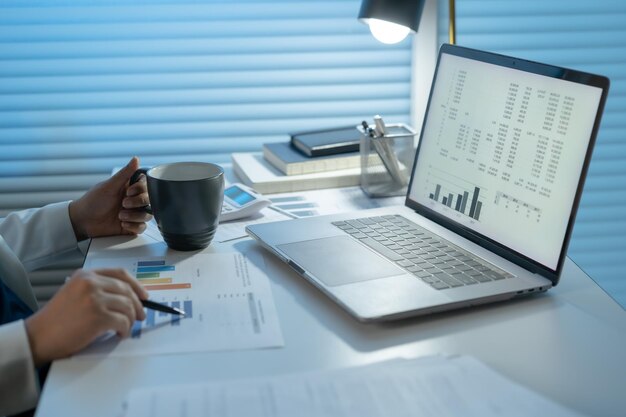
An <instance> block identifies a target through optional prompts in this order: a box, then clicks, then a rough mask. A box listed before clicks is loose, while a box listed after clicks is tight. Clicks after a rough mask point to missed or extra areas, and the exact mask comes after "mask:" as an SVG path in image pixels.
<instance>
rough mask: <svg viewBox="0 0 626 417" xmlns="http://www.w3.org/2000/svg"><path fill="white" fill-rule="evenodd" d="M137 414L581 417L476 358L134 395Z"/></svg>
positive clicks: (130, 405)
mask: <svg viewBox="0 0 626 417" xmlns="http://www.w3.org/2000/svg"><path fill="white" fill-rule="evenodd" d="M126 415H127V416H133V417H218V416H233V417H234V416H242V417H243V416H258V417H293V416H299V417H309V416H310V417H317V416H325V417H415V416H437V417H446V416H450V417H452V416H454V417H456V416H477V417H500V416H506V417H517V416H519V417H527V416H551V417H565V416H577V414H575V413H574V412H572V411H570V410H568V409H566V408H564V407H563V406H561V405H559V404H556V403H554V402H551V401H550V400H548V399H546V398H544V397H542V396H540V395H538V394H536V393H534V392H532V391H530V390H528V389H526V388H524V387H522V386H520V385H518V384H516V383H514V382H512V381H510V380H508V379H506V378H504V377H503V376H501V375H500V374H498V373H497V372H494V371H493V370H491V369H490V368H488V367H487V366H485V365H484V364H482V363H481V362H479V361H478V360H476V359H474V358H472V357H468V356H457V357H452V358H446V357H443V356H432V357H425V358H418V359H411V360H402V359H401V360H395V361H390V362H384V363H381V364H375V365H367V366H362V367H356V368H347V369H340V370H333V371H322V372H316V373H308V374H299V375H287V376H275V377H267V378H257V379H250V380H236V381H223V382H213V383H206V384H195V385H178V386H169V387H168V386H160V387H153V388H145V389H136V390H133V391H131V392H130V394H129V398H128V402H127V404H126Z"/></svg>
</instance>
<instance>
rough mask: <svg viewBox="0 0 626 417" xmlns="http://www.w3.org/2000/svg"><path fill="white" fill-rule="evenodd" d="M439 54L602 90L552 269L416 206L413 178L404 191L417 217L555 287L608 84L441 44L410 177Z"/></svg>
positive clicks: (591, 76)
mask: <svg viewBox="0 0 626 417" xmlns="http://www.w3.org/2000/svg"><path fill="white" fill-rule="evenodd" d="M443 54H449V55H454V56H458V57H462V58H468V59H472V60H477V61H481V62H485V63H488V64H493V65H498V66H502V67H507V68H512V69H517V70H521V71H525V72H530V73H533V74H538V75H543V76H547V77H551V78H557V79H561V80H566V81H571V82H575V83H579V84H584V85H589V86H593V87H598V88H600V89H601V90H602V94H601V97H600V102H599V104H598V111H597V112H596V116H595V120H594V123H593V129H592V131H591V137H590V139H589V143H588V146H587V151H586V153H585V160H584V162H583V166H582V170H581V175H580V178H579V180H578V185H577V187H576V194H575V196H574V200H573V203H572V207H571V210H570V216H569V219H568V222H567V228H566V230H565V235H564V237H563V243H562V245H561V252H560V254H559V259H558V262H557V265H556V269H552V268H550V267H547V266H545V265H543V264H540V263H539V262H537V261H535V260H533V259H531V258H529V257H527V256H525V255H523V254H521V253H519V252H517V251H514V250H512V249H510V248H508V247H506V246H505V245H503V244H501V243H498V242H496V241H495V240H493V239H491V238H489V237H487V236H485V235H483V234H482V233H478V232H476V231H474V230H472V229H470V228H469V227H467V226H464V225H462V224H460V223H457V222H456V221H454V220H451V219H450V218H448V217H446V216H444V215H442V214H440V213H437V212H436V211H434V210H432V209H430V208H428V207H427V206H425V205H423V204H420V203H418V202H417V201H415V200H412V199H411V197H410V193H411V189H412V187H413V179H414V176H415V175H411V180H410V182H409V187H408V190H407V195H406V200H405V205H406V206H407V207H409V208H411V209H413V210H415V212H417V213H418V214H420V215H422V216H424V217H426V218H428V219H430V220H432V221H434V222H435V223H437V224H439V225H441V226H443V227H445V228H447V229H449V230H451V231H453V232H455V233H457V234H459V235H461V236H463V237H464V238H466V239H468V240H470V241H472V242H474V243H476V244H478V245H480V246H481V247H483V248H485V249H487V250H489V251H491V252H493V253H495V254H497V255H499V256H501V257H502V258H505V259H507V260H509V261H511V262H513V263H515V264H517V265H519V266H521V267H523V268H524V269H527V270H529V271H531V272H533V273H537V274H540V275H542V276H544V277H546V278H548V279H549V280H550V281H551V282H552V284H553V285H557V284H558V281H559V277H560V275H561V271H562V270H563V264H564V261H565V257H566V254H567V248H568V246H569V242H570V237H571V234H572V229H573V227H574V221H575V219H576V212H577V211H578V206H579V203H580V198H581V195H582V191H583V187H584V184H585V178H586V176H587V171H588V169H589V163H590V161H591V155H592V153H593V148H594V145H595V142H596V137H597V134H598V130H599V128H600V120H601V118H602V113H603V111H604V106H605V103H606V97H607V95H608V90H609V84H610V82H609V79H608V78H606V77H603V76H600V75H595V74H589V73H586V72H582V71H576V70H572V69H567V68H562V67H556V66H553V65H547V64H541V63H538V62H533V61H528V60H524V59H519V58H513V57H509V56H505V55H499V54H494V53H490V52H485V51H479V50H476V49H471V48H466V47H461V46H457V45H449V44H443V45H442V46H441V48H440V49H439V55H438V58H437V65H436V67H435V71H434V75H433V81H432V83H431V88H430V93H429V96H428V105H427V106H426V112H425V113H424V123H422V129H421V132H420V140H419V142H418V145H417V150H416V152H415V159H414V162H413V174H414V173H415V168H416V164H417V160H418V158H419V153H420V148H421V144H422V139H423V135H424V130H425V127H426V119H427V117H428V114H429V110H430V104H431V98H432V94H433V91H434V85H435V81H436V80H437V73H438V70H439V64H440V62H441V56H442V55H443Z"/></svg>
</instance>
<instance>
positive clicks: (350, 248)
mask: <svg viewBox="0 0 626 417" xmlns="http://www.w3.org/2000/svg"><path fill="white" fill-rule="evenodd" d="M608 87H609V81H608V79H606V78H605V77H601V76H596V75H592V74H587V73H582V72H578V71H573V70H568V69H563V68H558V67H554V66H550V65H544V64H539V63H535V62H530V61H525V60H521V59H516V58H511V57H506V56H502V55H497V54H491V53H487V52H482V51H476V50H472V49H468V48H462V47H458V46H451V45H443V46H442V47H441V49H440V52H439V59H438V62H437V68H436V71H435V76H434V79H433V84H432V89H431V93H430V97H429V103H428V108H427V110H426V116H425V118H424V124H423V127H422V132H421V137H420V141H419V145H418V149H417V152H416V157H415V164H414V167H413V171H412V175H411V182H410V184H409V188H408V192H407V197H406V202H405V206H397V207H386V208H380V209H373V210H362V211H357V212H348V213H343V214H336V215H328V216H317V217H311V218H304V219H295V220H288V221H282V222H273V223H265V224H257V225H251V226H248V227H247V229H246V230H247V232H248V234H249V235H250V236H252V237H253V238H255V239H256V240H258V241H259V242H260V243H261V244H262V245H263V246H264V247H265V248H267V249H268V250H269V251H271V252H272V253H274V254H275V255H276V256H278V257H279V258H280V259H282V260H283V261H284V262H286V263H288V264H289V265H290V266H291V267H292V268H293V269H294V270H296V271H297V272H298V273H299V274H300V275H301V276H303V277H305V278H306V279H307V280H308V281H310V282H311V283H312V284H313V285H315V286H316V287H318V288H319V289H320V290H321V291H323V292H324V293H326V294H327V295H328V296H329V297H331V298H332V299H333V300H335V301H336V302H337V303H338V304H339V305H341V306H342V307H344V308H345V309H346V310H347V311H348V312H349V313H350V314H352V315H353V316H354V317H356V318H357V319H358V320H361V321H385V320H393V319H398V318H403V317H408V316H414V315H420V314H429V313H434V312H439V311H445V310H450V309H454V308H460V307H467V306H472V305H479V304H484V303H489V302H495V301H500V300H506V299H510V298H513V297H517V296H522V295H527V294H532V293H536V292H543V291H546V290H548V289H549V288H551V287H552V286H554V285H556V284H557V283H558V280H559V276H560V273H561V270H562V268H563V262H564V260H565V256H566V253H567V246H568V242H569V239H570V235H571V231H572V227H573V224H574V219H575V213H576V210H577V207H578V203H579V200H580V195H581V192H582V188H583V184H584V178H585V175H586V172H587V168H588V165H589V160H590V158H591V153H592V149H593V144H594V142H595V137H596V134H597V131H598V127H599V124H600V118H601V114H602V110H603V108H604V103H605V100H606V95H607V93H608Z"/></svg>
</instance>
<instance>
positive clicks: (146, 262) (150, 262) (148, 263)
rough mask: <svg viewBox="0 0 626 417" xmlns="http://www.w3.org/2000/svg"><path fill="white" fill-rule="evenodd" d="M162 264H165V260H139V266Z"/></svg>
mask: <svg viewBox="0 0 626 417" xmlns="http://www.w3.org/2000/svg"><path fill="white" fill-rule="evenodd" d="M160 265H165V261H163V260H161V261H139V262H137V266H138V267H142V266H160Z"/></svg>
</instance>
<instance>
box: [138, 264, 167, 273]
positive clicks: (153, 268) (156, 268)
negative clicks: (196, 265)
mask: <svg viewBox="0 0 626 417" xmlns="http://www.w3.org/2000/svg"><path fill="white" fill-rule="evenodd" d="M175 269H176V267H175V266H174V265H163V266H143V267H140V268H137V272H138V273H142V272H163V271H174V270H175Z"/></svg>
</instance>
